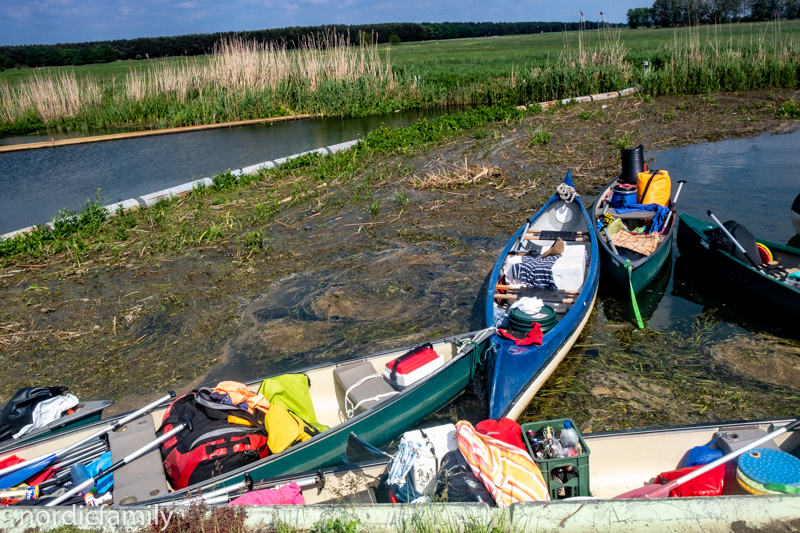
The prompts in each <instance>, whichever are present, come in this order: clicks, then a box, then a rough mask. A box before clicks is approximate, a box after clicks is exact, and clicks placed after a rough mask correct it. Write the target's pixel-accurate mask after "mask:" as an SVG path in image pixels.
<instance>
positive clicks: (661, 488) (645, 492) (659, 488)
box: [614, 418, 800, 498]
mask: <svg viewBox="0 0 800 533" xmlns="http://www.w3.org/2000/svg"><path fill="white" fill-rule="evenodd" d="M797 426H800V418H798V419H797V420H795V421H794V422H790V423H789V424H787V425H785V426H783V427H782V428H778V429H776V430H775V431H773V432H772V433H770V434H768V435H764V436H763V437H761V438H760V439H757V440H755V441H753V442H751V443H750V444H748V445H747V446H745V447H743V448H739V449H738V450H736V451H733V452H731V453H729V454H728V455H723V456H722V457H720V458H719V459H717V460H716V461H712V462H710V463H708V464H707V465H704V466H702V467H700V468H698V469H697V470H695V471H693V472H690V473H688V474H686V475H685V476H683V477H679V478H678V479H674V480H672V481H670V482H669V483H667V484H666V485H660V484H657V483H656V484H653V485H645V486H644V487H641V488H638V489H634V490H631V491H628V492H626V493H625V494H620V495H619V496H615V497H614V498H664V497H666V496H669V493H670V491H671V490H673V489H674V488H676V487H679V486H681V485H683V484H684V483H686V482H688V481H691V480H693V479H694V478H696V477H698V476H702V475H703V474H705V473H706V472H709V471H711V470H714V469H715V468H716V467H718V466H719V465H721V464H724V463H727V462H728V461H731V460H732V459H736V458H737V457H739V456H740V455H742V454H743V453H745V452H749V451H750V450H752V449H753V448H758V447H759V446H761V445H762V444H764V443H765V442H769V441H771V440H772V439H774V438H776V437H779V436H781V435H783V434H784V433H786V432H787V431H792V430H794V429H795V428H796V427H797Z"/></svg>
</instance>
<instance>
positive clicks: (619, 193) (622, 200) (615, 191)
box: [611, 183, 636, 207]
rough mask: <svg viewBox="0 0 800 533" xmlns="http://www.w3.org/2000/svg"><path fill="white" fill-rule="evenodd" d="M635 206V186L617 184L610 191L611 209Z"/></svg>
mask: <svg viewBox="0 0 800 533" xmlns="http://www.w3.org/2000/svg"><path fill="white" fill-rule="evenodd" d="M633 205H636V186H635V185H627V184H622V183H620V184H617V185H614V187H613V188H612V189H611V207H630V206H633Z"/></svg>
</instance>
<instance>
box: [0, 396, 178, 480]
mask: <svg viewBox="0 0 800 533" xmlns="http://www.w3.org/2000/svg"><path fill="white" fill-rule="evenodd" d="M173 398H175V391H169V393H168V394H167V395H166V396H164V397H162V398H159V399H158V400H156V401H154V402H153V403H151V404H149V405H146V406H144V407H142V408H141V409H139V410H138V411H134V412H132V413H130V414H129V415H127V416H124V417H122V418H120V419H119V420H117V421H116V422H114V423H113V424H111V425H109V426H106V427H104V428H103V429H99V430H97V431H96V432H94V433H92V434H91V435H89V436H88V437H86V438H85V439H81V440H79V441H78V442H76V443H75V444H71V445H70V446H66V447H64V448H61V449H60V450H58V451H56V452H53V453H50V454H45V455H40V456H39V457H35V458H33V459H28V460H27V461H23V462H21V463H18V464H15V465H12V466H8V467H6V468H3V469H2V470H0V489H9V488H11V487H14V486H16V485H19V484H20V483H22V482H23V481H25V480H26V479H28V478H29V477H31V476H33V475H34V474H37V473H39V472H41V471H42V470H44V469H45V468H47V467H48V466H49V465H51V464H52V463H54V462H55V461H57V460H59V459H61V458H63V457H65V456H66V455H67V454H69V452H71V451H72V450H74V449H76V448H79V447H81V446H83V445H84V444H86V443H87V442H91V441H92V440H94V439H96V438H98V437H102V436H103V435H105V434H106V433H109V432H111V431H116V430H118V429H119V428H121V427H122V426H124V425H125V424H127V423H128V422H131V421H133V420H136V419H137V418H139V417H140V416H142V415H144V414H146V413H149V412H150V411H152V410H153V409H155V408H156V407H158V406H160V405H161V404H163V403H164V402H166V401H168V400H171V399H173Z"/></svg>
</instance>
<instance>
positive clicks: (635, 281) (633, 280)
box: [599, 231, 674, 296]
mask: <svg viewBox="0 0 800 533" xmlns="http://www.w3.org/2000/svg"><path fill="white" fill-rule="evenodd" d="M673 240H674V233H673V232H672V231H670V233H669V236H668V237H667V239H665V242H664V246H660V247H659V248H658V249H657V250H656V251H655V252H654V253H653V254H651V255H650V256H649V257H648V258H647V261H645V262H644V263H642V264H641V265H639V266H637V267H636V268H633V269H632V270H631V277H630V283H629V281H628V269H627V268H625V267H624V266H623V264H622V263H621V262H620V261H619V259H618V258H616V257H614V254H613V253H611V250H608V249H606V247H605V246H600V247H599V248H600V263H601V265H602V269H603V282H604V283H606V282H611V283H613V284H614V286H615V288H616V289H617V290H619V291H621V292H620V294H621V295H622V296H628V295H629V294H630V286H631V285H632V286H633V292H634V293H635V294H639V293H640V292H642V291H643V290H644V289H645V288H646V287H647V286H648V285H650V283H651V282H652V281H653V279H655V277H656V276H657V275H658V273H659V272H661V269H662V268H664V265H665V264H666V263H667V259H669V257H670V251H671V249H672V241H673Z"/></svg>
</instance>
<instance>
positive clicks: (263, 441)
mask: <svg viewBox="0 0 800 533" xmlns="http://www.w3.org/2000/svg"><path fill="white" fill-rule="evenodd" d="M211 392H212V391H211V390H210V389H200V390H196V391H193V392H191V393H190V394H186V395H184V396H181V397H180V398H178V399H177V400H175V401H174V402H172V404H171V405H170V406H169V408H168V409H167V412H166V413H164V420H163V423H162V424H161V427H160V428H159V429H158V431H157V432H156V433H157V435H159V436H160V435H163V434H164V433H166V432H167V431H169V430H171V429H172V428H173V427H175V426H176V425H177V424H179V423H180V420H181V418H183V417H186V418H188V419H189V420H190V421H191V423H192V429H191V431H186V430H185V431H183V432H181V433H178V434H177V435H175V436H174V437H172V438H171V439H169V440H167V441H166V442H164V443H163V444H162V445H161V457H162V459H163V461H164V470H165V471H166V474H167V478H168V479H169V482H170V483H171V484H172V487H173V488H174V489H175V490H178V489H183V488H186V487H188V486H191V485H194V484H196V483H200V482H202V481H207V480H209V479H211V478H212V477H214V476H219V475H223V474H227V473H228V472H231V471H233V470H236V469H237V468H240V467H242V466H245V465H248V464H250V463H253V462H255V461H258V460H259V459H261V458H264V457H267V456H268V455H269V449H268V448H267V432H266V431H265V429H264V419H263V413H260V412H259V411H256V412H255V414H251V413H249V412H247V411H245V410H243V409H240V408H239V407H236V406H235V405H225V404H221V403H218V402H216V401H214V400H212V399H211Z"/></svg>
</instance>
